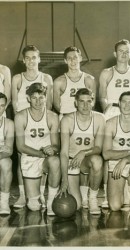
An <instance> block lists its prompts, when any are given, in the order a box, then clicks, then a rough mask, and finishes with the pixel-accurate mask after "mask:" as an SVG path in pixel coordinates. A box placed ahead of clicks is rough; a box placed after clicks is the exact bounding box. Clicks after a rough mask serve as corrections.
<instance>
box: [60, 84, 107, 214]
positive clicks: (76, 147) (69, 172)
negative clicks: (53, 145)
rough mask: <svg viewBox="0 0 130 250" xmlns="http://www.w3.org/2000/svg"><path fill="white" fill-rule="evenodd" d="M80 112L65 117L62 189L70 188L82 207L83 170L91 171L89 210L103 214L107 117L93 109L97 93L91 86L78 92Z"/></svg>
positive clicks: (63, 125) (63, 191) (77, 99)
mask: <svg viewBox="0 0 130 250" xmlns="http://www.w3.org/2000/svg"><path fill="white" fill-rule="evenodd" d="M75 105H76V108H77V111H76V112H73V113H70V114H68V115H65V116H64V117H63V118H62V120H61V154H60V157H61V173H62V181H61V189H60V193H61V194H62V193H65V194H66V192H67V190H68V191H69V192H70V193H71V194H72V195H73V196H74V197H75V198H76V200H77V207H78V209H79V208H80V207H81V193H80V184H79V174H80V172H82V173H86V174H89V182H90V193H89V210H90V213H91V214H100V208H99V206H98V200H97V194H98V189H99V186H100V183H101V180H102V174H103V168H102V157H101V156H100V154H101V151H102V144H103V136H104V128H105V118H104V116H103V114H101V113H98V112H94V111H92V107H93V93H92V91H91V90H89V89H87V88H83V89H80V90H78V91H77V93H76V96H75Z"/></svg>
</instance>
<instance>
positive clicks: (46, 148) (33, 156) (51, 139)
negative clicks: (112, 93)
mask: <svg viewBox="0 0 130 250" xmlns="http://www.w3.org/2000/svg"><path fill="white" fill-rule="evenodd" d="M26 94H27V95H28V101H29V102H30V108H28V109H25V110H22V111H20V112H18V113H17V114H16V116H15V129H16V142H17V148H18V150H19V152H20V153H21V154H22V155H21V169H22V174H23V179H24V185H25V193H26V197H27V206H28V208H29V209H31V210H33V211H35V210H40V208H41V204H40V202H39V197H40V179H41V176H42V174H43V172H45V173H48V185H49V187H48V201H47V210H48V211H47V214H48V215H50V214H53V212H52V209H51V204H52V201H53V198H54V196H55V195H56V193H57V191H58V187H59V182H60V161H59V157H58V156H57V154H58V153H59V137H58V128H59V120H58V116H57V114H55V113H53V112H52V111H49V110H48V111H47V110H46V88H45V87H44V86H43V85H42V83H33V84H32V85H31V86H30V87H29V88H28V89H27V91H26Z"/></svg>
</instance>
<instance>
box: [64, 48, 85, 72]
mask: <svg viewBox="0 0 130 250" xmlns="http://www.w3.org/2000/svg"><path fill="white" fill-rule="evenodd" d="M81 60H82V57H81V55H80V54H78V53H77V52H76V51H70V52H69V53H68V54H67V57H66V59H65V62H66V63H67V64H68V67H69V69H72V70H75V69H79V68H80V62H81Z"/></svg>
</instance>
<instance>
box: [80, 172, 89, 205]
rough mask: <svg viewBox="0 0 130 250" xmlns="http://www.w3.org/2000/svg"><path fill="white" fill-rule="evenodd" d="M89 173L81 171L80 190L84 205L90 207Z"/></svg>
mask: <svg viewBox="0 0 130 250" xmlns="http://www.w3.org/2000/svg"><path fill="white" fill-rule="evenodd" d="M88 191H89V175H88V174H84V173H80V192H81V196H82V207H83V208H88Z"/></svg>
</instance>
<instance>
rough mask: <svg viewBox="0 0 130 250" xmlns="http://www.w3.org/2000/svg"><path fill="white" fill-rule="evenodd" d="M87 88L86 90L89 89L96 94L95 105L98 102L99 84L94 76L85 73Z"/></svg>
mask: <svg viewBox="0 0 130 250" xmlns="http://www.w3.org/2000/svg"><path fill="white" fill-rule="evenodd" d="M84 80H85V86H86V88H89V89H91V90H92V92H93V93H94V105H95V102H96V92H97V91H96V90H97V83H96V80H95V78H94V77H93V76H92V75H89V74H86V73H85V79H84Z"/></svg>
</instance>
